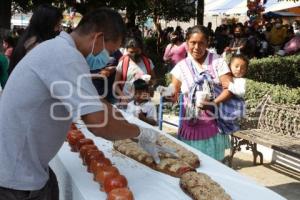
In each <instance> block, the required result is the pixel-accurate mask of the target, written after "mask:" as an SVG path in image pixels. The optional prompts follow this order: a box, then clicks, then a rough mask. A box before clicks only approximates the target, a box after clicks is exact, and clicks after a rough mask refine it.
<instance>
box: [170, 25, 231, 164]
mask: <svg viewBox="0 0 300 200" xmlns="http://www.w3.org/2000/svg"><path fill="white" fill-rule="evenodd" d="M208 34H209V33H208V30H207V28H206V27H204V26H194V27H192V28H191V29H190V30H189V31H188V32H187V34H186V43H187V50H188V56H187V58H186V59H184V60H182V61H180V62H179V63H178V64H177V65H176V66H175V67H174V68H173V70H172V71H171V74H172V85H173V87H174V89H175V96H174V99H173V100H174V101H176V100H177V99H178V93H179V92H181V93H183V94H184V102H183V103H184V109H183V110H184V111H183V112H184V113H183V116H184V118H183V119H182V125H181V127H180V129H179V133H178V136H179V139H180V140H182V141H183V142H185V143H187V144H189V145H190V146H192V147H194V148H196V149H198V150H200V151H202V152H203V153H205V154H207V155H209V156H211V157H213V158H215V159H216V160H219V161H221V160H223V159H224V153H225V149H227V148H229V147H230V143H229V136H228V135H227V134H223V133H222V131H221V129H220V128H219V127H218V124H217V117H218V114H216V113H217V112H216V110H217V109H218V106H219V105H220V104H221V103H222V102H225V101H227V100H228V99H230V98H231V97H232V96H233V95H232V93H231V92H230V91H229V90H228V89H227V87H228V85H229V83H230V82H232V75H231V72H230V69H229V67H228V65H227V63H226V62H225V60H224V59H223V58H222V57H220V56H219V55H218V54H215V53H210V52H208V51H207V47H208V36H209V35H208ZM216 85H219V86H220V87H221V88H223V89H222V90H221V92H220V93H215V92H214V86H216Z"/></svg>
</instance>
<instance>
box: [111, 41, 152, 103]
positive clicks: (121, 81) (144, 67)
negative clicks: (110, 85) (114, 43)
mask: <svg viewBox="0 0 300 200" xmlns="http://www.w3.org/2000/svg"><path fill="white" fill-rule="evenodd" d="M125 48H126V52H127V53H126V54H125V55H124V56H123V57H122V58H121V59H120V61H119V64H118V66H117V71H116V78H115V83H114V90H115V93H114V94H115V95H117V96H116V98H117V99H120V102H121V103H124V104H125V105H127V103H128V102H129V101H131V100H132V98H133V93H132V88H133V82H134V81H135V80H137V79H139V78H142V79H143V77H145V76H144V75H150V76H151V78H150V80H149V81H150V82H149V84H150V85H153V80H154V78H155V74H154V71H153V69H154V65H153V62H152V61H151V60H150V59H149V58H148V57H146V56H145V55H144V53H143V42H142V39H141V38H140V37H129V38H127V40H126V44H125ZM148 77H149V76H148ZM146 81H148V80H146Z"/></svg>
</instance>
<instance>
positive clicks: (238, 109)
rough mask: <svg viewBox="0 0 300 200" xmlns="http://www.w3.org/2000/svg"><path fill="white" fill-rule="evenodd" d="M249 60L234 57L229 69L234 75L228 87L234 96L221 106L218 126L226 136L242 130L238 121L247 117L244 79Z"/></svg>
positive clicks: (241, 56)
mask: <svg viewBox="0 0 300 200" xmlns="http://www.w3.org/2000/svg"><path fill="white" fill-rule="evenodd" d="M248 65H249V60H248V59H247V57H245V56H244V55H241V54H238V55H233V56H232V57H231V59H230V63H229V67H230V70H231V73H232V75H233V82H230V83H229V85H228V90H229V91H230V92H231V93H232V94H234V96H233V97H232V98H231V99H229V100H228V101H226V102H223V103H221V104H220V105H219V109H218V119H217V122H218V126H219V129H221V131H222V132H223V133H224V134H232V133H233V132H235V131H238V130H240V126H239V122H238V120H239V119H240V118H242V117H244V115H245V101H244V99H243V98H244V95H245V90H246V79H245V78H243V77H244V76H245V74H246V72H247V69H248Z"/></svg>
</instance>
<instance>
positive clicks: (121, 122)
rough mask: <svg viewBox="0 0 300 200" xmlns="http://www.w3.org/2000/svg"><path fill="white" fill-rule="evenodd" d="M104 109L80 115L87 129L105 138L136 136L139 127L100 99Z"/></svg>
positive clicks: (116, 138)
mask: <svg viewBox="0 0 300 200" xmlns="http://www.w3.org/2000/svg"><path fill="white" fill-rule="evenodd" d="M101 101H102V102H103V104H104V107H105V110H104V111H99V112H94V113H89V114H87V115H83V116H82V120H83V121H84V123H85V124H86V125H87V128H88V129H89V131H91V132H92V133H93V134H94V135H96V136H99V137H102V138H104V139H107V140H123V139H128V138H134V137H137V136H138V135H139V134H140V130H139V127H138V126H136V125H134V124H130V123H128V122H127V121H126V120H125V119H124V117H123V116H122V114H121V113H120V112H119V111H118V110H117V109H115V108H114V107H112V105H111V104H109V103H107V102H106V101H104V100H101Z"/></svg>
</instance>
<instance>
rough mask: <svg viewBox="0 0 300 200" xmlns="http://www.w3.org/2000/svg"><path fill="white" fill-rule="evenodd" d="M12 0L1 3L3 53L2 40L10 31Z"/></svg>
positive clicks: (0, 47) (0, 34)
mask: <svg viewBox="0 0 300 200" xmlns="http://www.w3.org/2000/svg"><path fill="white" fill-rule="evenodd" d="M11 3H12V0H1V1H0V52H2V39H3V37H4V36H5V35H6V34H7V33H8V32H9V30H10V20H11Z"/></svg>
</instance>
